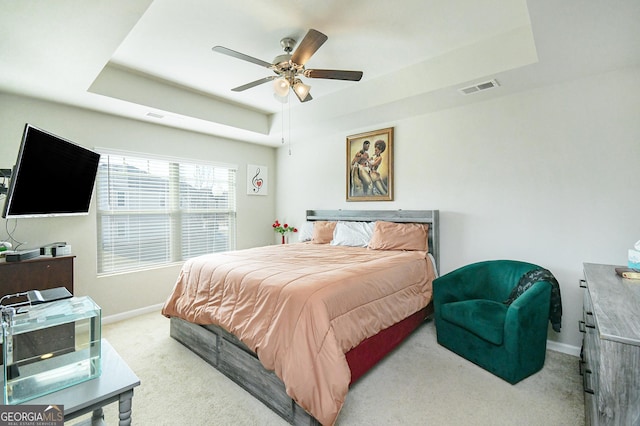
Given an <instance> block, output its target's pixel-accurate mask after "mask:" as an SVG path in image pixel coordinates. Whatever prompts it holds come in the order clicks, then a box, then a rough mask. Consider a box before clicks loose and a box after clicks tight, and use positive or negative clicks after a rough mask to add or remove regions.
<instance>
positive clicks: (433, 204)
mask: <svg viewBox="0 0 640 426" xmlns="http://www.w3.org/2000/svg"><path fill="white" fill-rule="evenodd" d="M496 90H499V89H496ZM388 126H393V127H395V151H394V163H395V175H394V176H395V200H394V201H392V202H350V203H347V202H346V201H345V179H346V160H345V151H346V149H345V144H346V136H348V135H349V134H356V133H360V132H364V131H369V130H375V129H381V128H385V127H388ZM277 181H278V186H277V194H278V196H277V213H278V216H279V217H281V218H283V219H285V220H288V221H289V223H293V224H294V225H296V226H299V225H300V224H301V223H302V222H303V221H304V212H305V210H306V209H337V208H342V209H439V210H440V214H441V222H442V223H441V255H442V258H441V263H440V265H441V271H440V272H441V273H446V272H449V271H451V270H453V269H455V268H457V267H459V266H462V265H465V264H468V263H472V262H475V261H480V260H485V259H498V258H509V259H519V260H525V261H529V262H532V263H535V264H538V265H541V266H543V267H545V268H547V269H549V270H551V272H553V273H554V275H555V276H556V278H557V279H558V280H559V282H560V285H561V293H562V298H563V310H564V315H563V320H562V332H561V333H560V334H557V333H555V332H553V331H550V332H549V339H550V340H552V341H555V342H556V343H557V344H558V345H559V346H563V345H568V346H573V347H574V348H573V349H575V347H579V346H580V344H581V335H580V333H579V332H578V330H577V322H578V319H579V318H580V316H581V308H582V290H581V289H579V287H578V280H579V279H581V278H582V263H583V262H594V263H606V264H626V261H627V249H628V248H630V247H632V245H633V244H634V242H635V241H637V240H638V239H640V197H639V196H638V182H640V69H638V68H633V69H625V70H621V71H618V72H612V73H607V74H604V75H598V76H593V77H590V78H585V79H582V80H577V81H571V82H567V83H563V84H559V85H555V86H552V87H545V88H540V89H536V90H531V91H527V92H524V93H520V94H515V95H511V96H507V97H503V98H499V99H496V100H492V101H487V102H483V103H478V104H474V105H470V106H466V107H460V108H455V109H450V110H444V111H440V112H436V113H432V114H427V115H423V116H419V117H413V118H408V119H406V120H400V121H397V122H385V123H379V125H377V126H374V127H373V128H366V129H364V128H354V129H353V130H352V131H350V132H349V133H347V134H345V133H343V132H342V131H340V132H335V131H332V129H330V128H328V129H326V132H325V134H324V135H322V136H321V137H315V138H313V139H307V140H304V141H300V142H298V143H294V144H293V145H292V155H291V156H289V155H288V152H287V148H282V149H279V151H278V179H277ZM569 350H570V349H569Z"/></svg>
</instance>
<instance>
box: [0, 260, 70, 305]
mask: <svg viewBox="0 0 640 426" xmlns="http://www.w3.org/2000/svg"><path fill="white" fill-rule="evenodd" d="M74 258H75V256H60V257H48V256H40V257H36V258H34V259H29V260H23V261H20V262H7V261H5V260H4V259H3V260H1V261H0V297H1V296H4V295H7V294H15V293H21V292H25V291H29V290H46V289H48V288H55V287H66V288H67V290H69V292H71V294H73V259H74Z"/></svg>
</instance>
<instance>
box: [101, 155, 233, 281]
mask: <svg viewBox="0 0 640 426" xmlns="http://www.w3.org/2000/svg"><path fill="white" fill-rule="evenodd" d="M96 151H97V152H98V153H100V154H101V159H100V165H99V169H98V175H97V176H96V185H95V187H96V191H95V192H96V195H95V197H96V237H97V253H96V254H97V255H96V267H97V274H98V276H99V277H100V276H108V275H115V274H121V273H128V272H138V271H142V270H148V269H157V268H163V267H167V266H171V265H175V264H180V263H182V262H184V261H185V260H187V259H190V258H192V257H196V256H198V255H201V254H207V253H211V252H210V251H207V252H198V248H197V247H196V249H193V248H192V247H191V246H190V247H188V248H186V249H185V246H184V244H185V240H187V241H192V242H193V240H194V239H195V238H194V237H192V238H191V240H189V238H186V237H185V234H189V231H191V228H189V225H186V227H185V222H184V220H185V218H186V217H187V216H193V215H202V216H201V218H200V220H201V221H203V222H206V223H208V224H210V225H212V226H214V227H215V226H220V227H222V226H223V225H224V226H226V227H227V228H228V229H227V230H226V232H225V233H223V234H222V236H223V237H224V238H226V244H225V246H224V250H221V249H219V247H216V244H217V243H216V242H215V241H216V238H218V237H219V236H220V235H221V234H220V233H219V232H214V233H212V235H208V234H209V233H207V234H206V235H207V237H206V238H205V239H204V244H205V245H206V246H207V248H212V249H213V250H214V251H212V252H220V251H226V250H235V248H236V230H237V223H236V222H237V197H238V179H237V178H238V167H237V165H235V164H228V163H220V162H212V161H202V160H194V159H190V158H181V157H167V156H162V155H156V154H150V153H140V152H132V151H122V150H113V149H106V148H96ZM108 156H111V157H118V158H119V159H120V158H124V159H129V160H130V161H132V163H135V162H136V161H141V160H143V161H146V162H149V163H151V162H154V163H156V162H158V163H167V166H168V173H167V174H168V175H167V176H166V180H167V182H166V188H167V190H168V191H167V192H168V194H167V195H166V203H165V204H166V205H165V206H164V207H163V208H157V209H153V208H151V209H148V208H139V206H140V205H142V203H143V202H144V200H145V197H144V196H142V197H139V198H137V199H136V200H135V201H136V205H137V206H138V208H132V209H129V210H126V209H120V208H115V209H114V208H104V204H105V203H104V200H105V197H106V199H107V204H108V202H109V200H115V201H116V202H117V203H118V204H119V206H118V207H123V204H124V205H126V204H127V193H126V192H124V191H119V190H120V189H121V188H115V193H113V192H111V193H110V192H107V193H105V192H104V191H105V190H107V191H114V186H115V184H113V183H112V182H111V173H112V170H111V169H109V174H108V175H107V176H108V177H107V178H106V182H105V181H104V180H105V177H104V175H103V173H101V170H103V169H102V168H101V167H103V166H104V163H103V159H104V158H107V157H108ZM109 167H112V166H111V165H109ZM181 167H187V168H193V167H195V168H196V170H198V168H203V169H200V170H209V169H210V170H209V172H210V173H211V174H212V175H214V176H215V175H216V169H217V171H218V172H223V173H226V175H227V178H226V183H227V185H226V188H227V191H228V192H227V193H226V196H223V197H219V198H220V199H221V200H223V201H226V203H224V202H222V203H221V204H223V205H224V206H223V208H220V207H219V206H217V203H215V200H216V196H215V194H214V191H213V189H212V188H204V190H205V191H204V193H206V191H211V193H212V194H214V195H211V194H206V195H207V196H208V198H209V200H205V201H209V203H211V202H214V203H215V204H216V206H217V208H212V207H211V206H205V207H200V208H194V207H193V206H188V204H187V205H184V206H181V194H182V195H183V196H184V195H185V194H189V195H191V194H192V193H193V192H197V191H196V190H193V186H191V185H185V182H183V181H181V175H182V174H181V173H180V168H181ZM122 176H126V177H127V179H128V176H129V174H127V172H125V173H124V174H123V175H122ZM147 177H152V175H151V174H149V175H148V176H147ZM153 178H155V179H156V180H157V179H161V178H158V177H157V176H156V177H152V179H153ZM123 182H124V180H123ZM127 182H128V180H127ZM221 182H225V180H224V179H216V178H215V177H213V178H212V180H211V183H212V185H213V184H216V183H218V184H220V183H221ZM182 188H186V190H185V191H183V190H182ZM202 189H203V188H200V189H199V191H200V192H201V193H203V191H202ZM156 190H157V189H156ZM149 193H150V192H148V193H146V194H147V195H148V194H149ZM212 198H213V201H212V200H211V199H212ZM183 200H187V198H183ZM187 203H188V201H187ZM160 204H162V202H160ZM183 204H184V203H183ZM221 214H222V215H224V216H226V222H224V221H216V217H217V216H218V215H221ZM125 216H126V217H127V218H129V219H133V218H137V220H139V221H140V223H142V221H141V218H144V217H145V216H146V217H151V216H163V217H164V221H166V224H165V227H166V228H167V232H166V233H165V235H164V236H163V237H162V238H166V241H164V242H163V244H164V245H165V250H168V258H166V259H164V260H162V259H160V260H157V259H156V260H154V261H152V262H144V261H142V260H141V259H140V257H141V254H140V253H138V257H137V258H135V260H134V261H132V262H129V264H128V265H127V264H126V262H122V264H120V262H118V261H115V262H114V261H110V260H109V259H107V260H105V258H106V257H108V256H106V255H110V256H111V257H112V258H113V257H115V256H114V253H115V249H113V248H112V249H111V250H110V251H105V250H104V247H105V245H106V244H108V243H105V241H106V240H110V238H109V237H108V236H107V235H106V234H105V232H106V231H105V229H104V226H103V224H104V223H105V222H104V219H105V218H109V217H112V218H113V217H125ZM212 220H213V222H212ZM112 225H114V226H115V228H116V229H117V228H118V227H119V226H122V227H123V228H122V229H120V231H119V232H124V233H126V232H127V229H126V227H127V224H125V223H120V222H118V221H113V222H112ZM162 227H163V226H162V225H160V226H158V229H161V228H162ZM183 229H186V231H183ZM156 230H157V229H156ZM207 230H210V229H207ZM143 234H144V233H143V232H140V235H139V236H138V237H137V241H138V245H140V240H141V239H144V235H143ZM147 235H148V234H147ZM134 240H135V239H134ZM199 240H202V238H199ZM111 244H112V245H115V244H117V243H111ZM192 245H195V244H192ZM185 250H187V251H190V250H194V251H195V252H196V253H195V254H191V255H190V254H189V253H186V254H185ZM200 250H202V248H201V249H200ZM192 253H193V251H192ZM165 256H166V254H165Z"/></svg>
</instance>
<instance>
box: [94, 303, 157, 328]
mask: <svg viewBox="0 0 640 426" xmlns="http://www.w3.org/2000/svg"><path fill="white" fill-rule="evenodd" d="M162 306H163V303H160V304H158V305H151V306H147V307H144V308H140V309H134V310H133V311H127V312H122V313H120V314H115V315H109V316H107V317H103V318H102V324H111V323H114V322H118V321H124V320H126V319H129V318H133V317H137V316H139V315H144V314H150V313H151V312H160V310H161V309H162ZM158 315H160V314H159V313H158Z"/></svg>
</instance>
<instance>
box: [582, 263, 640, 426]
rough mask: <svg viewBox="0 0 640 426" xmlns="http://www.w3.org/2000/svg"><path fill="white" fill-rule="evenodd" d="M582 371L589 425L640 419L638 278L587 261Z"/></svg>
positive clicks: (634, 421)
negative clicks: (619, 274)
mask: <svg viewBox="0 0 640 426" xmlns="http://www.w3.org/2000/svg"><path fill="white" fill-rule="evenodd" d="M584 276H585V280H584V281H582V282H581V286H582V287H585V292H584V304H583V319H582V321H580V331H581V332H583V333H584V338H583V341H582V353H581V360H580V372H581V374H582V375H583V383H584V392H585V394H584V396H585V420H586V424H587V425H638V424H640V281H638V280H627V279H623V278H621V277H619V276H618V275H616V272H615V266H614V265H599V264H593V263H585V264H584Z"/></svg>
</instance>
